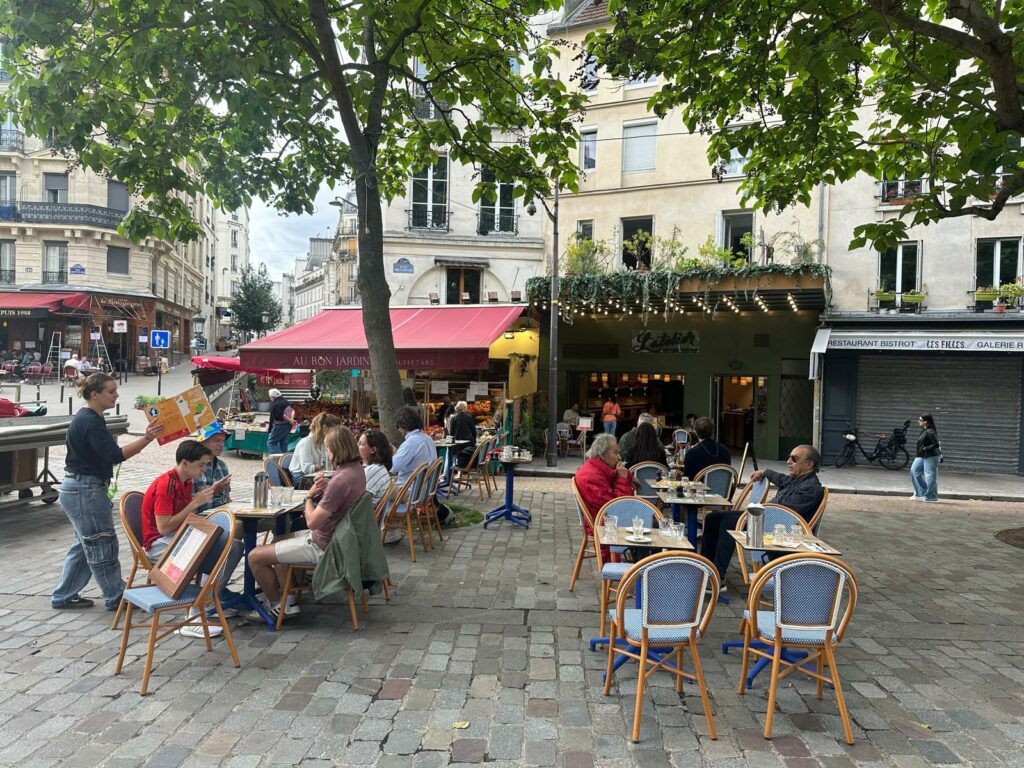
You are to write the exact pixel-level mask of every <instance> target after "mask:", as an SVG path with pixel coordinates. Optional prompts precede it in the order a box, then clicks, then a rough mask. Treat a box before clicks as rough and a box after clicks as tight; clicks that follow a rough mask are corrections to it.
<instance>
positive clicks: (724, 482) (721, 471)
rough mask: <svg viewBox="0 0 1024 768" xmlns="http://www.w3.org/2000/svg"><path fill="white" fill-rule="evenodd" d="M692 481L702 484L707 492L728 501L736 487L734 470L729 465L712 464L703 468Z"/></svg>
mask: <svg viewBox="0 0 1024 768" xmlns="http://www.w3.org/2000/svg"><path fill="white" fill-rule="evenodd" d="M693 479H694V482H698V483H700V482H703V483H704V484H705V485H707V487H708V490H710V491H711V492H712V493H714V494H716V495H718V496H721V497H722V498H723V499H730V498H732V489H733V488H734V487H735V486H736V468H735V467H733V466H732V465H731V464H712V465H711V466H710V467H704V469H702V470H701V471H700V472H698V473H697V476H696V477H695V478H693Z"/></svg>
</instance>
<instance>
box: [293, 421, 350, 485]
mask: <svg viewBox="0 0 1024 768" xmlns="http://www.w3.org/2000/svg"><path fill="white" fill-rule="evenodd" d="M340 425H341V419H339V418H338V417H337V416H334V415H333V414H330V413H318V414H317V415H316V416H314V417H313V421H311V422H310V424H309V434H308V435H306V436H305V437H304V438H302V439H301V440H299V443H298V445H296V446H295V453H294V454H292V463H291V466H289V467H288V471H289V472H291V474H292V481H293V482H294V483H295V487H296V488H301V487H303V485H302V480H303V478H306V483H305V484H304V485H305V487H307V488H308V487H309V485H310V484H311V481H310V480H309V478H311V477H312V476H313V475H314V474H315V473H317V472H321V471H323V470H324V469H326V468H327V449H326V448H325V447H324V437H326V435H327V432H328V430H331V429H333V428H334V427H337V426H340Z"/></svg>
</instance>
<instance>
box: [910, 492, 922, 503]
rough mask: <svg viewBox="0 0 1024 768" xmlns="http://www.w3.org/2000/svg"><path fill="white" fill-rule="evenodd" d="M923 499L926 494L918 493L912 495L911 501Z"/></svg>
mask: <svg viewBox="0 0 1024 768" xmlns="http://www.w3.org/2000/svg"><path fill="white" fill-rule="evenodd" d="M923 499H924V496H918V495H917V494H916V493H915V494H914V495H913V496H911V497H910V500H911V501H921V500H923Z"/></svg>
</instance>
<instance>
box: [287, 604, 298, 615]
mask: <svg viewBox="0 0 1024 768" xmlns="http://www.w3.org/2000/svg"><path fill="white" fill-rule="evenodd" d="M284 615H285V616H298V615H299V604H298V603H287V604H285V606H284Z"/></svg>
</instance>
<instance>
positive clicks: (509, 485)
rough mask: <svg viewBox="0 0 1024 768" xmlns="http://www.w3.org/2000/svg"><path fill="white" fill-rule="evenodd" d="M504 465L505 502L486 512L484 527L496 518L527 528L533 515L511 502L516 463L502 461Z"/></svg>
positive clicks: (496, 519)
mask: <svg viewBox="0 0 1024 768" xmlns="http://www.w3.org/2000/svg"><path fill="white" fill-rule="evenodd" d="M502 464H503V465H504V466H505V503H504V504H503V505H502V506H500V507H498V508H497V509H493V510H491V511H490V512H488V513H487V515H486V516H485V517H484V528H486V527H487V526H488V525H490V524H491V523H493V522H496V521H498V520H508V521H509V522H510V523H515V524H516V525H518V526H519V527H521V528H529V527H530V523H531V522H532V521H533V515H531V514H530V513H529V512H528V511H527V510H525V509H523V508H522V507H520V506H518V505H517V504H514V503H513V502H512V491H513V487H514V484H515V476H516V465H515V464H514V463H506V462H502Z"/></svg>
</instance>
